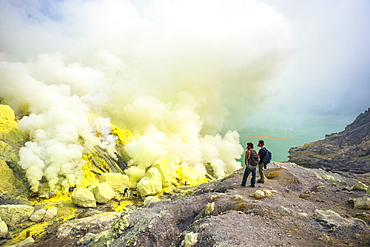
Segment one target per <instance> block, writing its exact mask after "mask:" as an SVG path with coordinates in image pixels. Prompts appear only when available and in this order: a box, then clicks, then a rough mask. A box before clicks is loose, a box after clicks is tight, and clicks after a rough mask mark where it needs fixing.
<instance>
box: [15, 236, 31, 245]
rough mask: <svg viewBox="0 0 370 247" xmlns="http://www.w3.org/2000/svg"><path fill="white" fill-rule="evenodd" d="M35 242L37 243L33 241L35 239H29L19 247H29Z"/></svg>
mask: <svg viewBox="0 0 370 247" xmlns="http://www.w3.org/2000/svg"><path fill="white" fill-rule="evenodd" d="M34 242H35V240H34V239H33V237H28V238H26V239H25V240H23V241H22V242H20V243H19V244H18V245H17V246H18V247H22V246H28V245H31V244H33V243H34Z"/></svg>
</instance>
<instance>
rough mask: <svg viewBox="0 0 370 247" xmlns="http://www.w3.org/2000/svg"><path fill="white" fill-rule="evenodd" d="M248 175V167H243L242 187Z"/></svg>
mask: <svg viewBox="0 0 370 247" xmlns="http://www.w3.org/2000/svg"><path fill="white" fill-rule="evenodd" d="M248 175H249V171H248V167H245V170H244V174H243V181H242V186H245V184H246V183H247V178H248Z"/></svg>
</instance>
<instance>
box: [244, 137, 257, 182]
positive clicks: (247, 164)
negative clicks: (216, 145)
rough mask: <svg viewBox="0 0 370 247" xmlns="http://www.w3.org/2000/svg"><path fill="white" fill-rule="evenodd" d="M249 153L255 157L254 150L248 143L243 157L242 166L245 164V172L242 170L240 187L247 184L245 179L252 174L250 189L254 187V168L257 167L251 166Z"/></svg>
mask: <svg viewBox="0 0 370 247" xmlns="http://www.w3.org/2000/svg"><path fill="white" fill-rule="evenodd" d="M251 152H255V155H257V152H256V150H254V149H253V143H251V142H248V143H247V151H245V156H244V164H245V170H244V175H243V181H242V186H245V184H246V183H247V178H248V176H249V174H250V173H252V180H251V187H254V186H255V183H256V168H257V166H253V165H252V164H251V159H250V157H251Z"/></svg>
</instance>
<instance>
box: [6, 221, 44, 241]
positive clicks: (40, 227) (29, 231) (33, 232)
mask: <svg viewBox="0 0 370 247" xmlns="http://www.w3.org/2000/svg"><path fill="white" fill-rule="evenodd" d="M50 224H51V222H50V221H49V222H42V223H35V224H33V225H31V226H29V227H27V228H25V229H24V230H22V231H21V232H17V233H16V234H11V236H10V239H9V240H8V241H7V242H6V245H4V246H17V245H18V244H19V243H20V242H22V241H23V240H25V239H26V238H28V237H33V238H34V239H37V238H40V237H42V236H44V235H45V234H46V229H47V227H48V226H49V225H50Z"/></svg>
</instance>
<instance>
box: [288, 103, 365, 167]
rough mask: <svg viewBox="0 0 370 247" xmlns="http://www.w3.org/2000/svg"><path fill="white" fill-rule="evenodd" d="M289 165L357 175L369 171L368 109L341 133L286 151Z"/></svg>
mask: <svg viewBox="0 0 370 247" xmlns="http://www.w3.org/2000/svg"><path fill="white" fill-rule="evenodd" d="M289 153H290V155H289V156H288V157H289V162H294V163H297V164H298V165H301V166H304V167H309V168H323V169H325V170H330V171H334V172H338V171H344V172H352V173H357V174H362V173H368V172H370V108H369V109H367V110H366V111H365V112H364V113H361V114H360V115H359V116H358V117H357V118H356V119H355V120H354V121H353V122H352V123H351V124H349V125H347V126H346V127H345V129H344V131H342V132H339V133H333V134H331V135H330V136H328V137H327V138H325V139H324V140H319V141H316V142H311V143H307V144H305V145H303V146H300V147H293V148H291V149H290V150H289Z"/></svg>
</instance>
